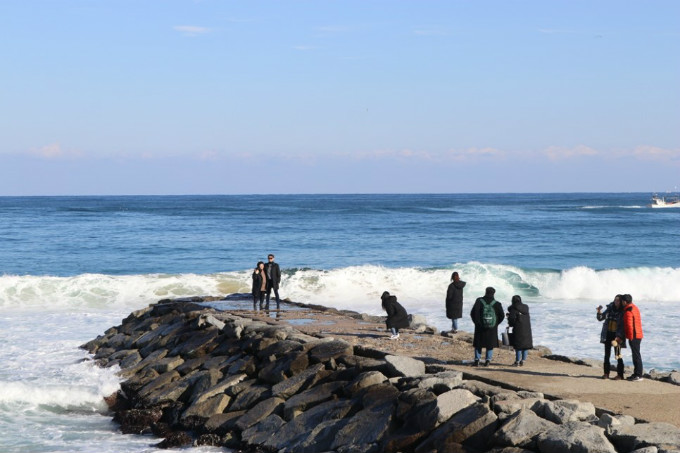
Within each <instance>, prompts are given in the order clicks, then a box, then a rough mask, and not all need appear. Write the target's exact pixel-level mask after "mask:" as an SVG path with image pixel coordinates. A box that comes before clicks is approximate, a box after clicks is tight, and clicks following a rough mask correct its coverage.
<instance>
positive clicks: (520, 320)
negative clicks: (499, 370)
mask: <svg viewBox="0 0 680 453" xmlns="http://www.w3.org/2000/svg"><path fill="white" fill-rule="evenodd" d="M508 324H509V325H510V327H512V334H511V335H510V344H511V345H512V347H513V348H515V363H514V365H515V366H524V361H525V360H526V359H527V356H528V355H529V349H531V348H533V347H534V343H533V337H532V335H531V316H529V307H528V306H527V305H526V304H523V303H522V298H521V297H520V296H512V304H511V305H510V307H509V308H508Z"/></svg>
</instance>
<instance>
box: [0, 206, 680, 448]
mask: <svg viewBox="0 0 680 453" xmlns="http://www.w3.org/2000/svg"><path fill="white" fill-rule="evenodd" d="M650 197H651V194H648V193H630V194H483V195H481V194H480V195H475V194H452V195H447V194H439V195H437V194H430V195H253V196H158V197H156V196H126V197H111V196H107V197H16V198H15V197H0V344H2V345H3V347H2V348H0V362H1V363H3V367H1V368H0V446H2V451H3V452H56V451H68V452H76V451H83V452H86V451H98V452H151V451H157V450H156V449H155V448H154V447H152V446H151V444H152V443H153V442H155V440H154V439H151V438H145V437H139V436H123V435H120V434H118V433H117V432H116V427H115V426H114V425H113V423H112V422H111V421H110V418H109V417H108V416H107V415H106V413H105V407H104V405H103V403H102V401H101V399H102V396H104V395H108V394H110V393H112V392H114V391H115V390H116V389H117V386H118V378H117V377H116V376H115V374H114V373H113V370H100V369H98V368H96V367H94V366H92V364H91V362H82V361H81V359H83V358H85V357H86V354H85V353H84V352H83V351H81V350H79V349H78V346H79V345H80V344H82V343H84V342H86V341H88V340H90V339H92V338H94V337H95V336H97V335H99V334H101V333H103V332H104V331H105V330H106V329H107V328H108V327H110V326H112V325H117V324H119V323H120V320H121V319H122V318H123V317H125V316H126V315H127V314H128V313H129V312H130V311H132V310H136V309H139V308H142V307H144V306H146V305H148V304H149V303H152V302H155V301H157V300H159V299H161V298H166V297H180V296H188V295H226V294H230V293H234V292H248V291H249V287H250V272H251V269H252V268H253V267H254V266H255V263H256V262H257V261H259V260H263V261H265V258H266V256H267V254H268V253H274V254H275V255H276V261H277V262H278V263H279V264H280V266H281V268H282V271H283V274H284V276H283V281H282V284H281V290H280V293H281V296H282V297H284V298H290V299H291V300H295V301H301V302H313V303H319V304H324V305H329V306H334V307H337V308H347V309H354V310H357V311H362V312H368V313H372V314H380V313H381V310H380V300H379V296H380V294H381V293H382V292H383V291H385V290H387V291H390V292H391V293H393V294H396V295H397V296H398V298H399V300H400V302H402V304H403V305H404V306H405V307H406V309H407V310H408V311H409V312H412V313H420V314H423V315H425V316H427V318H428V320H429V321H430V323H432V324H433V325H435V326H437V327H438V328H440V329H448V328H450V325H449V321H448V320H447V319H446V318H445V314H444V297H445V294H446V288H447V285H448V283H449V279H450V275H451V272H452V271H454V270H455V271H458V272H459V273H460V275H461V278H462V279H463V280H465V281H466V282H467V286H466V288H465V303H466V304H467V307H471V303H472V301H473V300H474V298H476V297H477V296H480V295H482V294H483V292H484V288H485V287H487V286H493V287H495V288H496V290H497V292H496V298H497V299H498V300H499V301H501V302H502V303H503V304H504V305H507V304H508V302H509V300H510V298H511V297H512V296H513V295H514V294H519V295H521V296H522V298H523V299H524V301H525V302H527V303H528V304H529V306H530V307H531V310H532V322H533V330H534V342H535V343H537V344H542V345H545V346H548V347H549V348H551V349H552V350H553V352H555V353H559V354H565V355H576V356H581V357H588V358H594V359H601V356H602V352H601V345H600V344H599V332H600V326H601V324H599V323H598V322H597V321H596V319H595V307H596V306H597V305H600V304H603V305H604V304H605V303H608V302H609V301H611V300H612V298H613V296H614V295H615V294H617V293H630V294H632V295H633V298H634V300H635V302H636V304H637V305H638V306H639V308H640V311H641V313H642V319H643V328H644V332H645V339H644V340H643V342H642V356H643V362H644V366H645V369H646V370H649V369H650V368H656V369H659V370H667V369H680V357H679V355H678V354H677V353H672V354H670V355H669V354H668V350H669V349H668V345H670V344H677V343H678V342H679V341H680V329H678V325H680V209H652V208H649V207H647V205H648V204H649V201H650ZM466 312H467V310H466ZM462 328H463V329H466V330H471V323H470V322H469V320H468V319H467V317H465V318H464V319H463V320H462ZM673 350H674V349H673ZM471 352H472V351H471ZM624 356H625V354H624ZM625 359H626V363H627V364H628V365H630V358H629V357H628V356H625ZM499 360H502V358H499ZM508 360H510V361H511V359H510V358H508ZM93 445H97V448H96V449H94V450H93V447H92V446H93ZM192 451H196V452H198V451H201V452H202V451H206V452H207V451H213V450H211V449H206V448H201V449H199V448H197V449H192ZM215 451H216V450H215Z"/></svg>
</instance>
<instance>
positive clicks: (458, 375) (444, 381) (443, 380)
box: [418, 371, 463, 393]
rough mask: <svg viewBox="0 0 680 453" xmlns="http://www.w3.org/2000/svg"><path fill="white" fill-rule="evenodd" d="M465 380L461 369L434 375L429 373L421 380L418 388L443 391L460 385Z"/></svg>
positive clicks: (436, 391)
mask: <svg viewBox="0 0 680 453" xmlns="http://www.w3.org/2000/svg"><path fill="white" fill-rule="evenodd" d="M462 382H463V373H462V372H460V371H442V372H440V373H436V374H434V375H431V376H430V375H428V376H427V377H424V378H423V379H421V380H420V382H419V383H418V388H421V389H427V390H432V391H433V392H435V393H443V392H446V391H448V390H451V389H454V388H456V387H458V386H459V385H460V384H461V383H462Z"/></svg>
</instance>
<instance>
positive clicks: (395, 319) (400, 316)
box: [382, 294, 409, 329]
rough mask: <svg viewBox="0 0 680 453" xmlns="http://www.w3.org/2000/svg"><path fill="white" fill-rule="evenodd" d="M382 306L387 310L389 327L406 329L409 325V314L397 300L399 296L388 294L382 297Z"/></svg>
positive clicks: (386, 322)
mask: <svg viewBox="0 0 680 453" xmlns="http://www.w3.org/2000/svg"><path fill="white" fill-rule="evenodd" d="M382 307H383V309H384V310H385V311H386V312H387V320H386V321H385V324H387V328H388V329H391V328H392V327H394V328H395V329H404V328H406V327H408V326H409V322H408V314H407V313H406V309H405V308H404V307H402V306H401V304H400V303H399V302H397V296H390V295H389V294H388V295H387V296H385V295H383V297H382Z"/></svg>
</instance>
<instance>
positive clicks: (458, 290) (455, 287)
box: [446, 272, 465, 333]
mask: <svg viewBox="0 0 680 453" xmlns="http://www.w3.org/2000/svg"><path fill="white" fill-rule="evenodd" d="M463 288H465V282H464V281H463V280H461V279H460V276H459V275H458V272H454V273H453V274H451V284H450V285H449V288H448V289H447V290H446V317H447V318H449V319H450V320H451V333H456V332H458V320H459V319H460V318H462V317H463Z"/></svg>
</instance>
